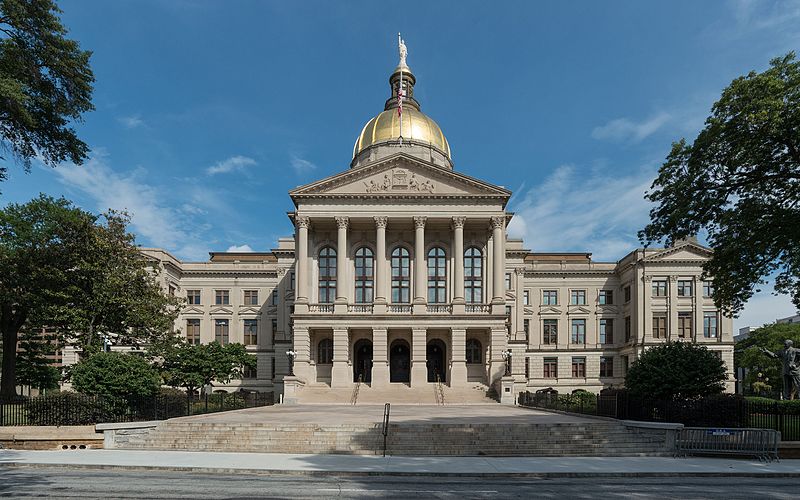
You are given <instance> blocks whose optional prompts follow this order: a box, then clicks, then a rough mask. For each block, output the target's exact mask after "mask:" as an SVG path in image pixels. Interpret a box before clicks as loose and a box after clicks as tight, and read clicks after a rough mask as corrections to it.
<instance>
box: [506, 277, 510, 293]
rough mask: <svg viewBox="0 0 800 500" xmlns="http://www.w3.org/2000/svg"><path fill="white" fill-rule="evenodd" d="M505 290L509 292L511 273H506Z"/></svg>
mask: <svg viewBox="0 0 800 500" xmlns="http://www.w3.org/2000/svg"><path fill="white" fill-rule="evenodd" d="M506 290H511V273H506Z"/></svg>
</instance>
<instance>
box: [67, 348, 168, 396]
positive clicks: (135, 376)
mask: <svg viewBox="0 0 800 500" xmlns="http://www.w3.org/2000/svg"><path fill="white" fill-rule="evenodd" d="M70 381H71V382H72V386H73V387H74V388H75V390H76V391H78V392H81V393H83V394H88V395H90V396H103V397H106V398H109V399H113V398H125V399H127V398H130V397H147V396H153V395H154V394H156V393H157V392H158V389H159V387H160V386H161V377H160V375H159V374H158V372H157V371H156V370H155V369H153V367H151V366H150V364H149V363H148V362H147V361H146V360H145V359H144V358H143V357H141V356H137V355H135V354H123V353H119V352H104V353H99V354H95V355H94V356H92V357H90V358H88V359H84V360H82V361H81V362H79V363H78V364H76V365H75V366H73V367H72V370H71V372H70Z"/></svg>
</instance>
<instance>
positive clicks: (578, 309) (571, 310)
mask: <svg viewBox="0 0 800 500" xmlns="http://www.w3.org/2000/svg"><path fill="white" fill-rule="evenodd" d="M591 312H592V311H591V310H590V309H587V308H586V307H583V306H576V307H570V308H569V314H591Z"/></svg>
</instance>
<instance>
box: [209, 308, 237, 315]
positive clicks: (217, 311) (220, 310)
mask: <svg viewBox="0 0 800 500" xmlns="http://www.w3.org/2000/svg"><path fill="white" fill-rule="evenodd" d="M211 314H233V310H232V309H231V308H229V307H214V308H212V309H211Z"/></svg>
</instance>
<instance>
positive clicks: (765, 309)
mask: <svg viewBox="0 0 800 500" xmlns="http://www.w3.org/2000/svg"><path fill="white" fill-rule="evenodd" d="M760 290H761V291H760V292H758V293H756V294H755V295H753V296H752V297H751V298H750V300H749V301H747V304H746V305H745V306H744V309H743V310H742V312H741V314H740V315H739V317H738V318H735V319H734V320H733V334H734V335H737V334H738V333H739V329H740V328H744V327H745V326H752V327H759V326H762V325H764V324H766V323H774V322H775V320H776V319H779V318H785V317H787V316H794V315H795V314H797V308H796V307H795V306H794V304H792V301H791V299H790V298H789V296H788V295H783V294H781V295H774V292H775V289H774V288H773V285H772V284H769V285H763V286H761V287H760Z"/></svg>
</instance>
